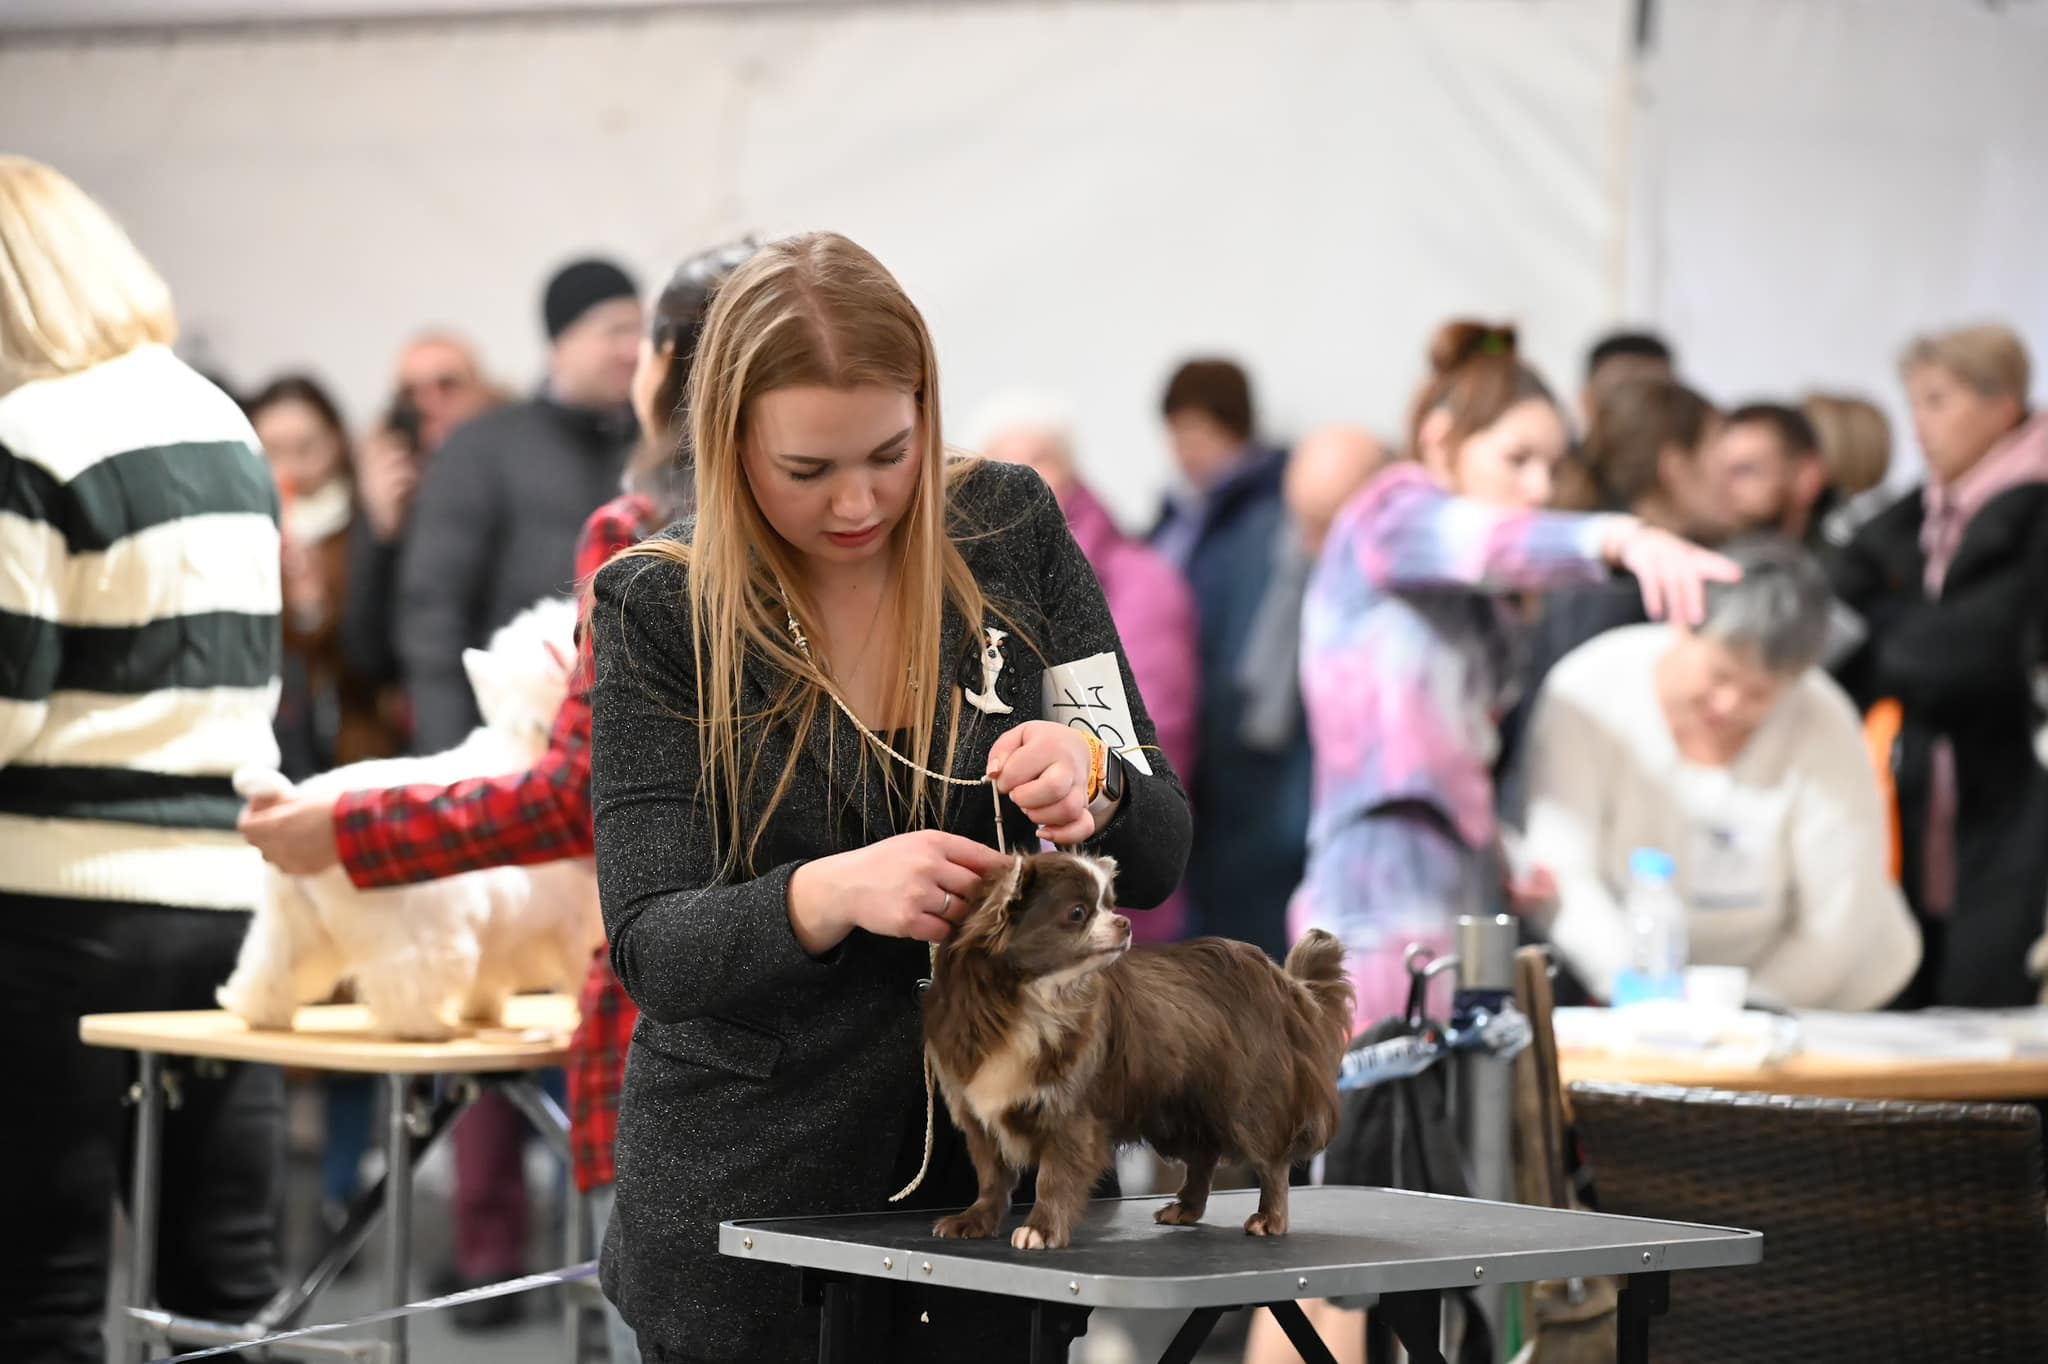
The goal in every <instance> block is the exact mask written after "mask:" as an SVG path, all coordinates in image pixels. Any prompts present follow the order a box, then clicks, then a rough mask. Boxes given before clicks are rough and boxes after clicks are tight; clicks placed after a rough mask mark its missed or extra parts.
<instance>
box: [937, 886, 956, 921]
mask: <svg viewBox="0 0 2048 1364" xmlns="http://www.w3.org/2000/svg"><path fill="white" fill-rule="evenodd" d="M939 917H940V918H941V919H949V920H950V919H951V918H952V917H953V892H952V891H950V890H949V891H947V892H946V902H945V903H944V904H943V905H941V906H939Z"/></svg>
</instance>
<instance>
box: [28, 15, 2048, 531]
mask: <svg viewBox="0 0 2048 1364" xmlns="http://www.w3.org/2000/svg"><path fill="white" fill-rule="evenodd" d="M69 2H70V0H66V3H69ZM152 2H154V0H152ZM177 2H178V4H180V5H184V6H186V7H187V8H188V9H189V10H190V11H191V12H192V13H194V14H206V15H210V14H214V13H215V12H217V11H218V12H221V13H225V12H227V11H228V10H230V9H233V8H235V6H234V5H232V4H225V3H220V2H219V0H177ZM502 2H503V0H459V3H460V4H461V5H462V6H465V7H477V8H483V7H489V6H491V5H496V4H501V3H502ZM540 2H541V0H521V3H522V4H538V3H540ZM139 3H140V0H92V3H91V4H90V5H88V6H87V7H86V8H85V9H84V10H80V9H78V8H77V7H76V6H73V8H72V10H71V11H69V12H70V13H73V14H77V15H81V16H86V17H90V16H94V15H101V16H104V17H112V18H119V17H121V16H122V15H123V14H126V13H128V12H129V11H132V10H134V9H135V8H136V5H137V4H139ZM436 3H438V4H440V5H441V6H443V7H447V6H448V5H450V4H452V3H455V0H436ZM292 4H293V5H294V6H295V7H296V8H297V9H298V10H300V11H314V10H317V11H324V12H334V11H336V10H339V9H343V8H351V7H353V8H362V9H368V10H372V11H376V10H382V11H387V12H388V11H391V10H394V9H401V8H409V7H410V8H418V7H421V6H427V7H429V8H431V7H432V6H431V5H427V0H292ZM124 6H125V8H124ZM43 8H44V10H48V9H49V8H50V6H49V5H48V4H44V5H43ZM59 8H61V6H60V7H59ZM241 8H243V9H247V8H248V5H247V4H242V5H241ZM1633 9H1634V5H1633V0H1180V2H1179V3H1175V2H1174V0H1018V2H1017V3H1007V2H1005V0H964V2H963V3H956V4H954V5H952V6H950V7H942V6H928V5H891V4H863V3H860V2H859V0H837V2H836V3H833V4H829V5H811V6H803V7H781V6H775V5H767V4H761V5H750V4H741V3H735V4H733V5H730V6H716V5H714V6H709V7H705V8H698V9H687V8H686V9H681V10H674V9H671V10H667V11H662V12H649V13H645V14H638V15H635V14H620V13H616V12H613V13H608V14H603V15H588V16H570V17H557V18H534V17H527V18H513V19H504V18H498V19H471V20H461V19H450V20H445V21H435V22H411V23H403V24H396V25H393V24H384V23H377V22H369V23H364V24H359V25H353V26H334V25H326V26H322V27H311V28H295V27H285V28H272V29H269V30H263V29H256V30H243V31H237V30H206V29H202V30H196V31H192V32H188V33H182V34H180V35H179V36H177V37H175V38H165V37H154V38H146V37H121V38H111V39H109V38H100V39H86V38H78V39H51V38H43V39H39V40H37V41H35V42H32V43H28V44H22V45H16V46H11V47H10V46H0V143H4V145H6V146H7V147H8V148H9V149H10V150H21V151H26V152H28V153H30V154H33V155H38V156H42V157H45V158H47V159H49V160H52V161H53V162H55V163H57V164H59V165H61V166H63V167H64V168H65V169H67V170H68V171H70V172H71V173H72V174H74V175H75V176H77V177H78V178H79V179H80V180H81V181H83V182H84V183H85V184H86V185H87V186H88V187H89V188H91V189H92V190H94V191H95V192H96V193H98V194H100V195H101V196H102V197H103V198H105V199H106V200H107V201H108V202H109V203H110V204H111V205H113V207H114V208H115V209H116V210H117V211H118V212H119V213H120V214H121V215H122V216H123V218H124V219H125V220H126V221H127V222H128V223H129V225H130V227H131V228H132V230H133V231H134V233H135V235H136V236H137V237H138V238H139V239H140V241H141V242H142V244H143V246H144V248H145V250H147V251H148V252H149V253H150V254H151V255H152V256H153V257H154V258H156V259H157V261H158V262H159V263H160V264H161V265H162V267H163V268H164V270H165V272H166V273H167V274H168V275H169V277H170V279H171V282H172V284H173V286H174V288H175V289H176V290H177V293H178V296H179V299H180V304H181V308H182V310H183V313H184V315H185V319H186V323H187V330H188V333H189V334H190V335H191V336H192V337H193V338H194V339H196V340H199V341H202V342H203V343H205V347H206V348H207V350H208V351H210V353H211V359H212V360H213V361H214V362H215V363H218V364H220V365H221V366H223V367H224V368H225V369H226V370H227V371H228V372H229V373H230V374H231V375H232V376H233V377H235V378H236V379H237V380H239V381H240V382H243V383H254V382H256V381H259V380H260V379H262V378H263V377H265V376H267V375H268V374H269V373H272V372H274V371H275V370H277V369H279V368H283V367H286V366H306V367H311V368H313V369H315V370H317V371H318V372H320V373H322V374H324V375H326V376H328V377H330V378H331V379H332V380H333V381H334V383H335V384H336V385H337V387H338V388H339V389H340V390H341V392H342V394H343V396H344V398H345V399H346V401H347V405H348V406H349V408H350V409H351V410H352V411H353V412H354V413H356V414H357V415H358V416H367V415H368V414H369V413H370V412H371V411H373V410H374V408H375V406H376V405H377V404H378V403H379V402H380V401H381V399H382V397H383V393H384V389H385V386H386V384H387V382H388V378H389V375H388V369H389V365H390V363H391V359H392V356H393V354H394V352H395V349H396V347H397V344H398V342H399V340H400V339H401V338H402V337H403V336H404V335H405V334H406V333H407V332H409V331H412V330H414V329H416V328H418V327H420V326H423V325H429V324H446V325H452V326H454V327H456V328H458V329H459V330H462V331H465V332H468V333H469V334H471V335H472V336H474V337H475V338H476V339H477V340H478V341H479V342H480V344H481V346H482V349H483V351H484V354H485V356H486V359H487V361H488V362H489V364H490V365H491V367H492V369H493V370H494V371H495V372H496V373H497V374H498V375H499V376H500V377H502V378H503V379H505V380H507V381H508V382H511V383H513V384H515V385H520V386H523V385H525V384H527V383H530V382H531V381H532V380H533V378H534V377H535V376H536V374H537V373H538V366H539V358H540V350H541V343H540V336H539V334H538V333H539V324H538V320H537V317H536V312H537V304H536V301H535V299H536V295H537V292H538V288H539V283H540V281H541V279H542V278H543V277H544V276H545V274H546V272H547V271H548V270H549V269H550V268H551V267H552V266H553V265H554V264H555V263H557V262H558V261H560V260H561V259H563V258H565V257H566V256H568V255H570V254H572V253H575V252H579V251H584V250H592V249H597V250H608V251H612V252H616V253H617V254H619V255H620V256H621V257H623V258H624V259H626V260H627V261H628V262H630V263H631V264H632V265H634V266H635V267H636V268H637V269H639V270H640V271H641V272H642V273H643V274H644V275H645V276H647V278H648V280H649V282H650V283H651V282H653V281H654V280H655V279H656V278H657V277H658V276H660V275H661V274H662V273H664V272H665V270H666V268H667V266H668V265H669V264H671V263H672V262H673V261H674V260H675V259H676V257H677V256H679V255H680V254H683V253H685V252H687V251H689V250H691V249H693V248H695V247H697V246H699V245H702V244H705V243H707V242H710V241H713V240H716V239H719V238H722V237H724V236H727V235H730V234H732V233H734V232H737V231H739V230H742V229H756V230H760V231H764V232H771V233H773V232H782V231H788V230H794V229H798V228H804V227H817V226H831V227H836V228H839V229H841V230H844V231H847V232H849V233H851V234H853V235H854V236H856V237H858V238H859V239H860V240H862V241H863V242H865V243H866V244H868V245H869V246H871V247H872V248H874V249H875V250H876V251H877V253H878V254H880V255H881V256H882V258H883V259H884V260H885V261H887V262H888V263H889V264H890V265H891V266H893V267H894V268H895V269H896V270H897V272H898V273H899V274H900V275H901V276H902V277H903V279H904V281H905V283H906V284H907V285H909V287H910V288H911V291H912V293H913V295H914V296H915V297H916V298H917V299H918V300H919V302H920V303H921V304H923V306H924V307H925V309H926V311H927V313H928V314H929V315H930V318H931V320H932V324H933V327H934V330H935V332H936V334H937V336H938V339H939V345H940V353H941V357H942V360H943V362H944V364H945V367H946V371H947V394H948V403H947V407H948V413H949V420H952V421H953V422H954V425H955V430H956V431H960V430H961V428H962V426H963V421H962V419H963V418H966V417H968V416H970V415H971V414H972V413H973V411H974V409H975V408H976V407H977V406H978V405H979V404H980V402H981V400H983V399H984V398H986V397H988V396H990V395H991V394H993V393H994V392H996V391H998V390H1000V389H1002V388H1005V387H1009V386H1026V387H1031V388H1036V389H1049V390H1053V391H1055V392H1059V393H1062V394H1064V395H1066V396H1067V397H1068V398H1069V399H1070V400H1071V402H1072V404H1073V406H1074V407H1075V409H1076V410H1077V412H1078V414H1079V417H1080V422H1081V427H1082V436H1083V457H1084V459H1085V460H1086V461H1087V463H1088V464H1089V465H1090V467H1091V468H1092V470H1093V471H1094V473H1095V474H1096V476H1097V478H1098V481H1100V482H1101V483H1102V484H1103V485H1104V486H1105V488H1106V490H1107V491H1109V492H1110V494H1111V496H1112V500H1113V502H1114V503H1115V505H1116V506H1117V508H1118V510H1119V511H1120V512H1121V513H1122V514H1123V515H1124V516H1125V518H1126V519H1127V520H1131V521H1138V520H1142V519H1143V518H1144V517H1145V516H1146V515H1147V514H1148V513H1149V511H1150V509H1151V506H1152V504H1153V501H1154V499H1155V497H1156V495H1157V492H1158V490H1159V488H1160V487H1161V485H1162V483H1163V481H1164V480H1165V478H1166V477H1167V462H1166V458H1165V454H1164V450H1163V446H1162V444H1161V441H1160V437H1159V434H1158V430H1157V423H1156V421H1155V420H1154V417H1153V404H1154V401H1155V397H1156V394H1157V391H1158V387H1159V384H1160V382H1161V380H1162V379H1163V377H1164V375H1165V373H1166V372H1167V370H1168V369H1169V368H1170V367H1171V365H1172V364H1173V362H1174V361H1175V360H1176V359H1177V358H1179V357H1180V356H1182V355H1185V354H1187V353H1189V352H1191V351H1196V350H1208V349H1215V350H1221V351H1226V352H1229V353H1234V354H1237V355H1239V356H1241V357H1243V358H1244V359H1245V360H1247V361H1248V362H1249V364H1250V366H1251V368H1252V369H1253V371H1254V374H1255V377H1256V379H1257V381H1258V383H1259V389H1260V393H1261V396H1262V399H1263V406H1264V409H1265V411H1266V413H1267V416H1268V421H1267V423H1266V424H1267V425H1268V426H1269V427H1270V428H1272V429H1273V432H1274V434H1277V435H1286V434H1289V433H1291V432H1294V431H1298V430H1299V429H1300V428H1302V427H1303V426H1306V425H1308V424H1312V423H1315V422H1320V421H1326V420H1332V419H1339V418H1346V419H1357V420H1365V421H1367V422H1370V423H1372V424H1374V425H1375V426H1377V427H1379V428H1380V429H1381V430H1382V431H1384V432H1386V433H1388V434H1392V433H1394V432H1396V431H1397V430H1398V429H1399V426H1400V421H1401V415H1402V414H1401V408H1402V405H1403V403H1404V401H1405V399H1406V397H1407V395H1408V393H1409V392H1410V390H1411V388H1412V386H1413V384H1414V382H1415V380H1416V379H1417V377H1418V375H1419V369H1420V364H1421V350H1422V345H1423V341H1424V338H1425V337H1426V335H1427V333H1428V331H1429V329H1430V327H1431V326H1432V325H1434V324H1435V323H1436V322H1437V321H1439V320H1440V319H1442V318H1443V317H1444V316H1446V315H1447V314H1449V313H1451V312H1452V311H1455V310H1459V309H1477V310H1481V311H1484V312H1487V313H1491V314H1496V315H1501V316H1506V317H1510V318H1513V319H1515V320H1517V321H1519V322H1520V323H1521V324H1522V325H1523V326H1524V328H1525V333H1526V335H1527V337H1528V340H1529V344H1530V348H1531V350H1532V351H1533V353H1534V354H1535V356H1536V358H1537V359H1538V361H1539V362H1540V363H1542V364H1543V365H1544V366H1545V367H1546V369H1547V370H1548V371H1549V372H1550V373H1551V375H1552V376H1553V377H1554V378H1555V379H1556V380H1557V381H1558V382H1559V384H1560V386H1561V387H1566V388H1569V387H1573V386H1575V384H1576V380H1577V372H1576V371H1577V363H1578V352H1579V348H1580V347H1581V346H1582V345H1583V344H1584V342H1585V341H1586V340H1587V339H1589V337H1590V336H1591V335H1592V334H1593V333H1595V332H1596V331H1598V330H1600V329H1601V328H1602V327H1604V326H1606V325H1608V324H1609V323H1611V322H1614V321H1617V320H1624V319H1627V320H1635V321H1647V322H1652V323H1655V324H1657V325H1659V326H1661V327H1663V328H1665V329H1666V330H1668V331H1669V332H1670V334H1671V335H1672V336H1673V337H1674V339H1675V340H1676V341H1677V343H1678V345H1679V347H1680V350H1681V353H1682V356H1683V359H1684V362H1685V368H1686V370H1687V371H1688V374H1689V375H1690V376H1691V377H1692V378H1693V379H1694V380H1695V381H1696V382H1698V383H1700V384H1701V385H1702V386H1703V387H1704V388H1705V389H1707V390H1708V391H1709V392H1710V393H1711V394H1712V395H1713V396H1715V397H1716V398H1719V399H1722V400H1726V401H1734V400H1740V399H1742V398H1745V397H1750V396H1755V395H1759V394H1768V393H1789V392H1796V391H1798V390H1800V389H1803V388H1806V387H1809V386H1812V385H1816V384H1826V385H1832V386H1838V387H1849V388H1853V389H1861V390H1863V391H1866V392H1869V393H1872V394H1874V395H1875V396H1877V397H1879V398H1880V399H1881V400H1883V401H1885V402H1886V403H1887V405H1888V406H1890V407H1891V408H1892V410H1893V411H1894V415H1895V416H1896V417H1900V418H1902V417H1903V412H1902V411H1901V410H1900V406H1899V403H1898V391H1897V384H1896V382H1895V379H1894V377H1893V374H1892V359H1893V356H1894V355H1895V353H1896V350H1897V348H1898V346H1899V344H1900V343H1901V341H1902V340H1903V339H1904V338H1905V337H1906V336H1907V335H1908V334H1910V333H1911V332H1913V331H1916V330H1920V329H1923V328H1926V327H1930V326H1936V325H1942V324H1946V323H1951V322H1955V321H1960V320H1964V319H1969V318H1974V317H1980V316H1995V317H2003V318H2007V319H2010V320H2012V321H2013V322H2015V323H2016V324H2017V325H2019V326H2020V327H2021V329H2022V330H2023V331H2024V332H2025V333H2026V334H2027V335H2028V337H2029V340H2030V341H2031V343H2032V345H2033V348H2034V350H2035V353H2036V354H2037V355H2039V356H2041V357H2042V363H2041V365H2040V366H2039V368H2040V369H2041V370H2042V371H2044V372H2048V268H2044V265H2043V252H2042V249H2041V246H2040V243H2041V242H2042V240H2044V236H2043V232H2044V225H2048V144H2044V140H2043V137H2042V134H2043V133H2044V132H2048V77H2044V76H2043V74H2042V73H2043V72H2044V71H2048V0H2014V3H2011V4H2008V5H2005V6H2002V7H1999V8H1996V9H1993V8H1991V7H1988V6H1984V5H1980V4H1976V3H1966V2H1965V0H1657V3H1656V7H1655V12H1656V24H1655V30H1654V31H1655V37H1656V41H1655V43H1654V45H1653V47H1652V48H1651V50H1650V52H1649V53H1648V54H1647V56H1646V58H1645V60H1644V61H1643V63H1642V64H1641V65H1640V67H1636V66H1634V65H1633V64H1632V61H1631V56H1630V51H1629V42H1628V39H1629V31H1630V27H1631V24H1632V16H1633ZM159 12H161V11H159ZM12 13H13V14H15V15H17V16H18V15H19V14H21V13H23V12H22V11H13V12H12ZM31 17H33V15H31ZM44 17H45V20H46V21H47V17H48V16H47V15H45V16H44ZM0 31H4V24H0ZM1901 435H1902V440H1901V450H1900V453H1901V458H1900V459H1899V460H1897V461H1895V464H1894V478H1895V481H1900V482H1904V481H1910V480H1911V479H1912V478H1913V477H1915V476H1917V470H1918V461H1917V457H1916V455H1915V454H1914V452H1913V451H1912V449H1911V440H1910V438H1909V437H1906V436H1905V429H1904V427H1903V424H1902V425H1901Z"/></svg>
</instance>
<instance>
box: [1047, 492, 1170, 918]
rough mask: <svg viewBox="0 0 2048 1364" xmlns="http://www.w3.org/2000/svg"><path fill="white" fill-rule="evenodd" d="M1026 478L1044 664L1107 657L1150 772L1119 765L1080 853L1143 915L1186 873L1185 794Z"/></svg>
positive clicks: (1081, 564)
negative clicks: (1106, 868)
mask: <svg viewBox="0 0 2048 1364" xmlns="http://www.w3.org/2000/svg"><path fill="white" fill-rule="evenodd" d="M1031 477H1032V482H1033V483H1034V484H1035V485H1036V489H1035V492H1036V501H1035V502H1034V504H1033V505H1032V508H1031V511H1030V526H1031V530H1032V536H1033V539H1034V540H1035V541H1036V543H1037V549H1038V568H1039V573H1038V581H1039V584H1040V600H1039V607H1040V610H1041V612H1042V615H1043V619H1044V620H1045V621H1046V625H1047V636H1048V637H1047V639H1046V640H1045V642H1044V646H1043V652H1044V654H1045V658H1046V662H1047V664H1048V665H1057V664H1060V663H1070V662H1073V661H1075V660H1077V659H1083V658H1092V657H1094V656H1095V655H1096V654H1102V653H1112V654H1115V655H1116V661H1117V672H1118V674H1119V675H1120V676H1121V677H1122V680H1123V687H1124V696H1125V697H1126V699H1128V700H1129V702H1130V706H1131V720H1132V723H1133V725H1134V726H1135V728H1136V730H1137V736H1136V738H1137V742H1138V743H1139V744H1140V745H1142V746H1143V747H1144V749H1145V760H1146V762H1147V763H1148V764H1149V765H1150V766H1151V768H1152V775H1151V776H1146V775H1144V774H1143V773H1141V772H1139V771H1138V770H1137V769H1136V768H1134V767H1130V766H1129V765H1128V764H1127V765H1126V767H1125V772H1126V781H1125V786H1124V799H1123V804H1122V805H1120V806H1118V807H1117V812H1116V814H1115V815H1114V816H1113V817H1112V818H1111V819H1110V821H1109V824H1108V826H1107V827H1106V828H1104V829H1102V830H1101V831H1099V832H1098V833H1097V834H1096V835H1095V837H1094V838H1092V839H1090V840H1089V841H1088V843H1087V844H1086V848H1087V850H1088V851H1089V852H1093V853H1099V854H1103V855H1106V856H1109V857H1113V858H1115V859H1116V863H1117V878H1116V883H1117V900H1118V901H1119V902H1120V903H1122V904H1126V905H1130V906H1132V907H1133V908H1136V909H1150V908H1151V907H1152V906H1154V905H1157V904H1159V903H1160V902H1161V901H1163V900H1165V899H1166V897H1167V896H1169V895H1171V894H1173V892H1174V890H1175V888H1177V887H1178V886H1179V885H1180V879H1181V874H1182V873H1183V872H1184V871H1185V870H1186V868H1187V860H1188V847H1189V843H1190V841H1191V838H1192V833H1193V825H1192V821H1191V820H1190V818H1189V815H1188V797H1187V792H1186V791H1185V790H1184V789H1182V786H1181V781H1180V777H1179V776H1178V775H1176V774H1175V772H1174V770H1173V764H1172V763H1171V762H1169V761H1168V760H1167V758H1166V755H1165V754H1164V753H1163V752H1160V751H1159V732H1158V730H1157V729H1156V728H1155V727H1154V726H1153V723H1152V717H1151V714H1150V713H1149V712H1148V711H1147V710H1146V709H1145V698H1144V696H1143V695H1141V694H1140V692H1139V690H1138V683H1137V679H1136V678H1135V677H1134V676H1133V675H1132V673H1131V660H1130V657H1129V655H1128V654H1126V653H1125V651H1124V646H1123V641H1122V639H1120V638H1119V637H1118V635H1117V629H1116V624H1115V622H1114V621H1113V620H1112V619H1111V617H1110V614H1109V603H1108V602H1107V601H1106V600H1104V598H1103V595H1102V584H1101V583H1100V582H1098V581H1097V580H1096V577H1095V570H1094V569H1092V568H1090V567H1089V566H1088V560H1087V558H1086V557H1085V556H1084V555H1083V554H1082V553H1081V546H1080V545H1079V544H1077V543H1076V542H1075V540H1074V535H1073V532H1072V531H1070V530H1068V529H1067V519H1066V517H1065V515H1063V514H1062V513H1061V511H1060V506H1059V502H1058V501H1057V500H1056V499H1055V498H1054V497H1053V495H1052V490H1051V489H1049V488H1047V487H1046V486H1045V485H1044V483H1042V482H1040V481H1039V480H1038V477H1037V475H1035V474H1033V475H1032V476H1031Z"/></svg>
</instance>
